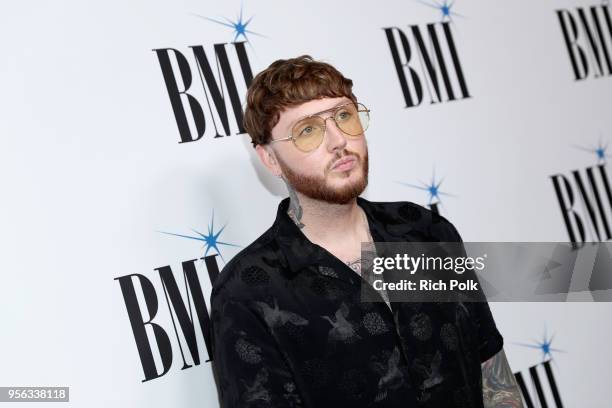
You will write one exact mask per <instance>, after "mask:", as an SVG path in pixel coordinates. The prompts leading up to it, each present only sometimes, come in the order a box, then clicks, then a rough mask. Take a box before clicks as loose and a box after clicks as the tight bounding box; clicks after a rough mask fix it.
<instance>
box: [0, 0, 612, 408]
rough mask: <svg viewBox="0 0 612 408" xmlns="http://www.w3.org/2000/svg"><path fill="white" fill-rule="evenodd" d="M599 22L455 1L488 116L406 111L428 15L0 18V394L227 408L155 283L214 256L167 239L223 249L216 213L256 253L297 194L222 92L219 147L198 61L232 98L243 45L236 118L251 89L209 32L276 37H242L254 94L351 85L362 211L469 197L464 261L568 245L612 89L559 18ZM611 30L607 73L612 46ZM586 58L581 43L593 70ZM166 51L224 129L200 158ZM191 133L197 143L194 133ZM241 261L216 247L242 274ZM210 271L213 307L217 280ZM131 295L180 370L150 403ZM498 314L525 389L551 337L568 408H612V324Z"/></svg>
mask: <svg viewBox="0 0 612 408" xmlns="http://www.w3.org/2000/svg"><path fill="white" fill-rule="evenodd" d="M437 1H439V2H441V1H442V0H437ZM426 2H427V1H426ZM426 2H425V3H426ZM429 2H430V3H432V4H433V2H434V0H429ZM600 4H601V3H600V2H598V1H596V0H589V1H585V0H555V1H553V0H545V1H540V2H533V1H527V0H520V1H507V2H501V1H485V0H456V1H455V3H454V4H453V5H452V8H451V10H452V11H453V12H455V13H457V14H451V17H452V23H449V24H450V28H451V31H452V34H453V38H454V42H455V45H456V49H457V52H458V55H459V59H460V61H461V67H462V71H463V74H464V76H465V80H466V83H467V86H468V88H469V93H470V95H471V97H470V98H465V99H458V100H455V101H450V102H443V103H436V104H430V103H429V96H428V94H427V91H425V92H426V94H425V97H424V101H423V103H422V104H421V105H419V106H415V107H410V108H406V104H405V102H404V98H403V96H402V92H401V88H400V85H399V81H398V74H397V71H396V70H395V66H394V64H393V59H392V54H391V52H390V47H389V43H388V41H387V38H386V36H385V31H384V29H385V28H388V27H398V28H399V29H401V30H403V31H404V32H405V33H406V35H407V38H408V39H409V41H410V44H411V46H412V47H413V53H414V55H413V58H414V59H413V60H411V62H410V64H411V67H413V68H414V69H415V70H416V72H418V74H419V75H420V76H421V79H422V80H425V79H424V78H425V77H424V76H423V74H422V71H421V65H420V63H419V62H418V61H419V60H418V59H416V58H417V53H418V51H417V49H416V48H415V47H416V45H415V43H414V41H413V37H412V35H411V29H410V28H409V26H411V25H416V26H418V27H420V32H421V33H422V34H423V36H424V38H425V39H426V43H427V44H428V46H430V45H431V44H430V43H429V41H428V40H427V38H428V37H426V34H427V31H426V26H427V24H429V23H437V24H440V22H441V21H448V18H443V15H442V11H441V10H440V9H436V8H434V7H431V6H428V5H427V4H424V2H419V1H416V0H415V1H411V0H402V1H395V0H389V1H385V2H348V1H344V0H343V1H336V2H331V3H330V2H323V1H321V0H311V1H302V2H275V3H270V2H263V1H256V0H244V1H243V2H242V3H241V2H240V1H239V0H235V1H227V2H212V1H208V0H186V1H182V2H180V1H155V2H152V1H146V2H145V1H130V2H120V1H105V2H79V1H57V2H44V1H38V2H21V3H17V2H13V4H8V3H4V4H2V6H0V7H1V9H2V10H1V12H0V19H1V21H0V32H1V36H0V38H1V40H0V41H1V43H2V55H3V56H2V75H1V76H0V81H1V82H0V84H1V89H2V98H1V101H2V102H1V103H2V112H3V115H2V121H0V126H1V127H0V131H1V135H2V139H1V140H2V144H1V148H0V177H1V186H2V190H3V191H2V199H1V201H0V202H1V212H0V225H1V226H2V234H1V237H2V238H1V239H2V243H1V244H2V245H1V247H2V261H3V262H2V263H3V265H2V269H3V271H2V280H1V283H0V324H1V329H0V346H1V347H0V350H1V351H0V367H1V369H0V386H11V385H16V386H27V385H30V386H37V385H41V386H43V385H44V386H69V387H70V405H71V406H75V407H88V408H89V407H91V408H93V407H107V406H118V407H124V406H125V407H127V406H132V407H152V408H153V407H164V406H174V407H179V406H184V407H196V406H198V407H217V406H218V403H217V399H216V390H215V385H214V383H213V379H212V374H211V369H210V363H207V362H204V360H206V359H207V352H206V348H205V346H204V342H203V338H202V336H201V335H200V332H199V327H198V326H197V323H196V328H197V329H198V330H197V331H198V345H199V350H200V357H201V364H200V365H198V366H193V367H191V368H188V369H185V370H181V367H182V361H181V358H180V352H179V344H178V341H177V338H176V336H175V335H174V334H173V329H172V323H171V317H170V312H169V309H168V307H167V305H166V303H165V299H164V291H163V288H162V286H161V283H160V280H159V275H158V273H157V271H155V268H159V267H163V266H166V265H169V266H171V267H172V270H173V272H174V275H175V276H176V280H177V282H178V283H179V287H181V290H183V289H184V288H183V287H182V286H181V283H182V272H181V262H183V261H187V260H191V259H196V258H200V257H202V256H204V252H205V247H204V245H203V242H201V241H197V240H193V239H185V238H181V237H178V236H172V235H168V234H163V233H161V232H160V231H164V232H170V233H175V234H183V235H191V236H197V234H196V233H195V232H194V231H193V230H197V231H199V232H201V233H203V234H206V233H207V232H208V228H209V224H210V223H211V220H212V219H213V212H214V231H213V232H217V231H218V230H219V229H220V228H221V227H222V226H223V225H225V229H224V230H223V231H222V233H221V235H220V236H219V240H220V241H223V242H228V243H232V244H236V245H240V246H242V247H243V246H246V245H247V244H249V243H250V242H251V241H252V240H253V239H255V238H256V237H257V236H259V234H260V233H261V232H263V231H264V230H265V229H266V228H267V227H268V226H269V225H270V224H271V223H272V222H273V220H274V216H275V213H276V206H277V204H278V202H279V201H280V200H281V199H282V198H284V197H285V195H286V191H285V189H284V186H283V185H281V184H280V182H279V181H278V180H276V179H274V178H272V177H269V176H268V175H267V174H266V173H265V172H264V170H263V169H262V167H261V166H260V165H259V163H258V162H257V159H256V156H255V154H254V151H253V149H252V147H251V145H250V142H249V138H248V136H247V135H246V134H237V133H238V130H237V129H238V128H237V126H236V120H235V118H234V116H233V113H232V111H231V107H230V103H229V101H227V95H228V94H227V90H226V91H225V92H224V95H225V96H226V102H227V112H228V115H229V123H230V128H231V134H232V135H231V136H226V137H220V138H213V136H214V134H213V133H211V132H213V125H212V121H213V120H215V121H216V123H217V127H218V128H219V129H220V131H221V132H222V133H223V130H222V126H221V125H220V122H219V121H218V114H217V113H215V114H213V115H212V117H211V116H210V113H209V111H208V106H207V103H206V97H205V94H204V89H203V87H202V82H201V81H200V78H199V76H198V72H199V71H198V66H197V64H196V61H195V58H194V54H193V52H192V49H191V48H190V47H192V46H202V47H203V49H204V50H205V51H206V56H207V57H208V60H209V61H210V63H211V66H212V67H213V72H214V74H215V78H216V79H217V80H218V81H220V83H222V82H223V81H221V80H220V77H219V74H218V71H217V65H216V63H215V54H214V45H215V44H223V43H226V44H227V45H226V46H225V49H226V50H227V53H228V56H229V60H230V63H231V67H232V71H233V73H234V75H235V76H236V84H237V87H238V93H239V95H240V98H241V102H244V95H245V90H246V83H245V81H244V79H243V77H242V75H241V73H240V68H239V67H240V65H239V63H238V60H237V57H236V52H235V48H234V46H232V45H231V42H232V41H234V39H235V38H234V37H235V35H236V32H235V31H234V28H232V27H229V26H226V25H222V24H218V23H216V22H214V21H212V20H210V19H214V20H218V21H224V22H226V23H228V20H225V18H227V19H229V21H233V22H236V21H237V20H238V18H239V14H240V10H241V8H242V10H243V22H246V21H247V20H248V19H249V18H251V17H252V19H251V20H250V21H249V23H248V26H247V29H248V30H251V31H252V32H254V33H257V34H260V35H256V34H254V33H247V37H248V40H249V43H248V44H247V45H246V52H247V55H248V60H249V63H250V67H251V69H252V71H253V74H256V73H257V72H259V71H260V70H262V69H264V68H265V67H267V66H268V65H269V64H270V63H271V62H272V61H274V60H275V59H277V58H289V57H294V56H297V55H301V54H311V55H312V56H313V57H315V58H317V59H322V60H325V61H327V62H330V63H332V64H334V65H335V66H336V67H337V68H338V69H340V70H341V71H342V72H343V73H344V74H345V75H346V76H348V77H349V78H352V79H353V81H354V83H355V88H354V91H355V94H356V95H357V96H358V98H359V99H360V100H361V101H362V102H363V103H365V104H366V105H367V106H368V107H369V108H370V109H371V110H372V124H371V127H370V129H369V130H368V132H367V137H368V145H369V151H370V184H369V186H368V189H367V190H366V192H365V194H364V196H365V197H366V198H368V199H370V200H374V201H397V200H409V201H414V202H416V203H419V204H422V205H427V204H428V203H429V195H428V193H427V192H426V191H423V190H420V189H417V188H411V187H408V186H406V185H403V184H401V183H410V184H416V185H419V184H420V182H421V181H423V182H429V181H430V180H431V177H432V174H433V173H434V171H435V177H436V179H437V180H440V179H442V180H443V182H442V184H441V186H440V190H441V191H442V192H446V193H449V194H452V195H441V196H440V198H441V206H440V212H441V213H442V214H443V215H444V216H446V217H447V218H449V219H450V220H451V221H452V222H453V223H454V224H455V225H456V226H457V228H458V230H459V231H460V233H461V234H462V237H463V239H464V241H567V240H568V239H569V238H568V233H567V231H566V227H565V224H564V222H563V217H562V213H561V210H560V206H559V203H558V201H557V197H556V195H555V192H554V189H553V184H552V182H551V176H552V175H555V174H563V175H565V176H566V177H567V178H568V179H571V172H572V170H575V169H579V170H580V171H584V169H586V168H587V167H590V166H594V165H596V164H598V159H597V157H596V155H595V153H594V152H589V151H588V149H594V148H596V147H597V146H598V143H600V142H601V143H602V144H604V145H605V144H606V143H607V142H608V141H609V140H610V139H611V138H612V134H611V133H612V131H611V130H612V115H611V112H610V107H611V106H612V98H611V95H612V77H611V76H610V75H609V74H606V75H601V77H596V76H595V75H594V72H593V69H594V60H592V59H588V61H589V64H590V67H591V71H590V73H589V75H587V76H586V77H585V78H584V79H581V80H576V78H575V76H574V72H573V71H572V66H571V60H570V54H569V53H568V48H567V47H566V44H565V42H564V37H563V32H562V29H561V25H560V23H559V19H558V16H557V11H556V10H560V9H567V10H568V13H571V15H573V16H574V18H575V21H576V22H577V23H578V29H580V27H581V26H580V21H579V19H578V12H577V8H578V7H580V8H583V9H585V10H588V8H589V7H591V6H599V5H600ZM602 7H607V8H608V10H610V8H611V7H610V6H605V5H604V6H602ZM610 12H612V10H610ZM602 15H603V14H602ZM207 18H208V19H207ZM601 21H602V24H603V25H602V30H603V34H604V38H605V41H604V44H605V45H606V46H607V47H608V50H609V52H610V55H612V32H611V33H610V34H608V31H607V30H608V28H609V27H608V26H606V25H605V22H604V21H605V20H601ZM437 27H438V29H439V33H440V39H441V41H442V40H443V37H442V31H441V25H438V26H437ZM585 38H586V37H585V34H584V33H582V34H581V36H580V37H579V40H578V42H577V44H578V46H580V47H582V49H584V50H585V52H586V53H587V54H586V55H587V56H590V55H591V54H589V49H588V45H587V43H586V42H585ZM236 41H239V42H240V41H245V38H244V37H243V36H239V37H238V38H237V39H236ZM445 44H446V43H443V46H446V45H445ZM163 48H173V49H176V50H177V51H179V52H181V53H182V54H183V55H184V56H185V58H186V60H187V61H188V64H189V67H190V70H191V73H192V75H193V83H192V86H191V89H190V90H189V93H190V94H192V95H193V96H194V97H195V98H196V99H197V100H198V101H199V103H200V104H201V106H202V107H203V108H204V110H205V116H206V120H207V130H206V133H205V134H204V136H203V137H202V138H201V139H200V140H198V141H195V142H190V143H179V141H180V140H181V139H180V134H179V131H178V127H177V122H176V119H175V115H174V113H173V110H172V107H171V103H170V99H169V94H168V91H167V89H166V83H165V81H164V77H163V75H162V70H161V69H160V63H159V60H158V58H157V55H156V52H155V51H153V50H155V49H163ZM600 51H601V50H600ZM403 57H405V55H403ZM589 58H591V57H589ZM172 64H173V65H172V66H173V72H174V73H175V75H176V76H177V77H178V76H179V74H178V68H177V64H176V61H175V60H174V59H173V60H172ZM447 64H450V62H447ZM603 66H604V70H605V64H604V65H603ZM405 72H407V71H405ZM453 72H454V71H453ZM455 85H456V84H455ZM183 86H184V84H183V83H182V81H180V79H179V88H182V87H183ZM224 86H225V85H224ZM457 90H458V88H456V93H458V91H457ZM182 98H183V99H182V100H183V103H184V104H185V106H186V107H187V106H188V105H187V99H186V97H184V96H183V97H182ZM213 108H214V106H213ZM213 110H214V109H213ZM187 113H188V116H189V109H188V108H187ZM190 127H191V129H192V132H195V127H194V123H193V121H192V120H191V119H190ZM600 162H601V161H600ZM608 172H612V169H610V170H608ZM574 193H575V194H577V192H576V191H574ZM576 200H577V201H576V203H577V205H576V211H577V212H578V213H581V214H584V211H583V209H581V207H580V202H579V200H578V198H576ZM608 208H609V206H608ZM585 220H586V218H585ZM239 249H240V248H238V247H232V246H225V245H219V250H220V252H221V255H222V256H223V258H224V260H225V261H228V260H229V259H230V258H231V257H232V256H233V255H235V254H236V253H237V251H238V250H239ZM214 253H215V250H214V249H211V250H210V251H209V253H208V255H210V254H214ZM217 262H218V264H219V267H220V268H222V267H223V265H224V262H223V260H221V259H220V257H217ZM197 266H198V272H199V276H200V282H201V284H202V286H203V289H204V293H205V296H206V299H207V302H208V297H209V296H210V282H209V279H208V276H207V273H206V268H205V266H204V265H203V263H202V262H198V263H197ZM130 274H141V275H143V276H145V277H147V278H148V279H150V280H151V282H153V284H154V285H155V290H156V293H157V297H158V300H159V311H158V313H157V315H156V316H155V318H154V322H156V323H158V324H159V325H160V326H161V327H163V328H164V329H165V330H166V332H167V333H168V334H169V336H170V340H171V343H172V350H173V363H172V366H171V368H170V369H169V371H168V372H167V373H166V374H165V375H163V376H161V377H159V378H157V379H154V380H151V381H146V382H142V380H143V379H144V374H143V368H142V365H141V361H140V359H139V355H138V352H137V348H136V346H135V342H134V335H133V333H132V329H131V326H130V323H129V320H128V314H127V312H126V305H125V302H124V298H123V296H122V292H121V289H120V287H119V283H118V281H117V280H115V279H116V278H119V277H122V276H126V275H130ZM136 289H137V291H136V292H137V295H138V296H139V302H140V304H141V309H142V310H143V311H144V316H145V317H146V316H147V315H146V308H145V306H144V300H143V297H142V293H141V291H138V289H139V286H136ZM183 293H184V292H183ZM491 308H492V310H493V313H494V317H495V319H496V322H497V324H498V327H499V329H500V331H501V333H502V335H503V336H504V338H505V342H506V343H505V349H506V353H507V355H508V357H509V360H510V363H511V365H512V368H513V370H514V371H521V370H525V369H527V368H528V367H530V366H533V365H536V364H538V363H540V362H541V361H542V352H541V351H540V350H538V349H536V348H530V347H525V346H523V345H520V344H518V343H527V344H536V342H538V341H541V340H542V338H543V337H544V336H545V334H546V336H547V338H548V339H550V338H551V337H552V338H553V339H552V347H553V348H557V349H560V350H563V352H553V353H552V356H553V365H552V367H553V370H554V373H555V378H556V380H557V385H558V386H559V390H560V394H561V397H562V399H563V402H564V405H565V406H567V407H577V406H582V407H608V406H609V403H608V400H609V383H610V380H611V379H612V376H611V375H610V367H611V366H612V351H611V349H610V347H609V338H610V336H611V335H612V328H611V323H610V322H611V321H612V305H611V304H609V303H555V304H544V303H537V304H536V303H532V304H528V303H523V304H520V303H492V304H491ZM147 330H148V333H149V335H150V336H152V330H151V328H150V327H148V328H147ZM553 335H554V337H553ZM151 346H152V348H153V350H154V354H155V358H156V361H157V363H158V367H161V360H160V357H159V355H158V353H157V352H156V348H155V345H154V342H152V343H151ZM183 349H184V350H185V344H184V343H183ZM187 354H188V353H187ZM186 358H187V361H188V362H189V361H192V360H191V357H190V356H189V355H187V357H186ZM160 372H161V368H160ZM27 405H28V404H23V406H27Z"/></svg>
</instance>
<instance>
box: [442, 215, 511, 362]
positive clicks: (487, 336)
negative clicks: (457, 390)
mask: <svg viewBox="0 0 612 408" xmlns="http://www.w3.org/2000/svg"><path fill="white" fill-rule="evenodd" d="M442 218H443V217H442ZM447 221H448V220H447ZM448 224H449V226H450V230H451V239H449V242H461V243H462V244H463V239H462V238H461V235H460V234H459V232H458V231H457V229H456V228H455V226H454V225H453V224H452V223H451V222H450V221H448ZM462 252H463V253H464V254H465V248H463V249H462ZM474 278H475V279H476V280H477V277H476V275H474ZM483 296H484V294H483ZM465 306H466V307H467V308H468V310H469V312H470V317H471V319H472V320H473V323H474V325H475V327H476V338H477V342H478V353H479V355H480V362H481V363H484V362H485V361H487V360H488V359H490V358H491V357H493V356H494V355H495V354H497V353H498V352H499V351H500V350H501V349H502V348H503V347H504V338H503V337H502V335H501V333H500V332H499V330H498V329H497V326H496V324H495V320H494V319H493V315H492V313H491V309H490V308H489V303H488V302H487V301H486V299H485V300H483V301H478V302H469V303H465Z"/></svg>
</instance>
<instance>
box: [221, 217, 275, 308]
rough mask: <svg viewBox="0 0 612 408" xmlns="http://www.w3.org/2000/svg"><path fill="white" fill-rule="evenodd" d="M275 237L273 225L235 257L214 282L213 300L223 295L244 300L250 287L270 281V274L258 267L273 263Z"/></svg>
mask: <svg viewBox="0 0 612 408" xmlns="http://www.w3.org/2000/svg"><path fill="white" fill-rule="evenodd" d="M274 237H275V229H274V225H273V226H271V227H270V228H268V229H267V230H266V231H265V232H263V233H262V234H261V235H260V236H259V237H258V238H257V239H255V240H254V241H253V242H251V243H250V244H249V245H247V246H246V247H244V248H243V249H241V250H240V251H239V252H238V253H237V254H236V255H234V257H233V258H232V259H231V260H230V261H229V262H228V263H227V264H225V266H224V267H223V268H222V269H221V271H220V273H219V276H217V278H216V279H215V281H214V282H213V285H212V293H211V299H213V298H215V297H216V296H218V295H219V294H221V293H226V294H228V295H230V294H231V297H233V298H236V299H241V298H242V299H244V298H246V297H247V296H248V295H249V293H250V291H249V290H248V289H249V287H252V286H257V285H261V284H262V283H267V282H268V281H269V279H270V276H269V273H268V271H267V270H265V269H264V268H263V267H261V266H258V265H265V264H266V263H270V262H273V259H271V258H272V257H273V254H274V253H276V250H275V245H276V243H275V240H274Z"/></svg>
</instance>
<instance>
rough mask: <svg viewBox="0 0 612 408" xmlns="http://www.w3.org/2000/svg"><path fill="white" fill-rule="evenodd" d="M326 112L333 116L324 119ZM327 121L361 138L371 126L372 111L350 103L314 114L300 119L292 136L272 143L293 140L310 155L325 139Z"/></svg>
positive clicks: (296, 145) (292, 131) (294, 127)
mask: <svg viewBox="0 0 612 408" xmlns="http://www.w3.org/2000/svg"><path fill="white" fill-rule="evenodd" d="M325 112H332V115H331V116H329V117H327V118H325V119H323V118H322V117H321V116H319V115H320V114H322V113H325ZM327 119H333V120H334V122H335V123H336V126H337V127H338V129H340V130H341V131H342V132H343V133H345V134H347V135H349V136H353V137H361V136H363V133H364V132H365V130H366V129H367V128H368V125H369V124H370V110H369V109H368V108H366V107H365V106H364V105H363V104H361V103H356V102H349V103H346V104H343V105H340V106H336V107H334V108H331V109H326V110H324V111H321V112H317V113H313V114H311V115H308V116H306V117H304V118H302V119H300V120H299V121H298V122H297V123H296V124H295V125H294V126H293V128H292V130H291V135H290V136H288V137H285V138H282V139H272V140H271V141H270V143H273V142H280V141H283V140H291V141H293V144H294V145H295V147H297V148H298V149H299V150H301V151H303V152H305V153H308V152H311V151H313V150H315V149H316V148H318V147H319V146H320V145H321V143H322V142H323V138H324V137H325V124H326V123H327Z"/></svg>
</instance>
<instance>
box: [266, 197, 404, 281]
mask: <svg viewBox="0 0 612 408" xmlns="http://www.w3.org/2000/svg"><path fill="white" fill-rule="evenodd" d="M289 202H290V198H289V197H287V198H284V199H283V200H282V201H281V202H280V203H279V204H278V210H277V213H276V220H275V221H274V226H273V228H274V230H275V233H276V241H277V242H278V245H279V248H280V249H281V251H282V252H283V254H284V256H285V259H286V261H287V267H288V268H289V270H290V271H291V272H292V273H294V274H295V273H297V272H299V271H300V270H301V269H302V268H304V267H307V266H310V265H313V264H316V263H317V261H321V260H322V259H323V257H324V256H325V255H326V253H327V251H326V250H324V249H323V248H322V247H320V246H319V245H317V244H315V243H313V242H311V241H310V240H309V239H308V238H307V237H306V236H305V235H304V233H303V232H302V231H301V230H300V228H298V226H297V225H296V224H295V223H294V222H293V220H292V219H291V218H290V217H289V215H288V214H287V210H288V209H289ZM357 205H359V206H360V207H361V208H362V209H363V210H364V212H365V214H366V217H367V219H368V225H369V227H370V233H371V235H372V238H373V239H374V242H394V241H400V240H401V237H400V236H398V235H396V234H392V233H390V232H389V231H388V230H387V229H386V228H384V224H385V222H386V221H389V220H386V219H384V217H388V216H389V214H388V213H387V212H385V211H384V210H382V208H380V205H384V203H373V202H371V201H369V200H366V199H365V198H362V197H357Z"/></svg>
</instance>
